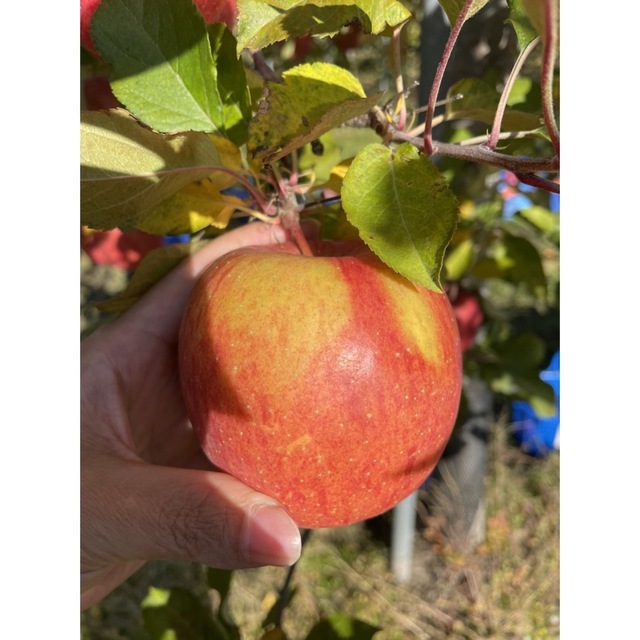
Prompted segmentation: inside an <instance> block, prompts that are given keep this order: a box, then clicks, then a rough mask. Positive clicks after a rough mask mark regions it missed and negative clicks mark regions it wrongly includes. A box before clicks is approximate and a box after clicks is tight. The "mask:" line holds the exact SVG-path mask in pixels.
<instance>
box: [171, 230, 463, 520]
mask: <svg viewBox="0 0 640 640" xmlns="http://www.w3.org/2000/svg"><path fill="white" fill-rule="evenodd" d="M315 254H316V255H314V256H312V257H309V256H303V255H301V254H300V252H299V251H298V249H297V248H296V247H295V246H293V245H278V246H271V247H252V248H245V249H238V250H236V251H234V252H232V253H229V254H227V255H226V256H223V257H222V258H220V259H219V260H218V261H216V262H215V263H214V264H213V265H211V266H210V267H209V268H208V269H207V271H205V273H204V274H203V275H202V276H201V278H200V279H199V281H198V282H197V283H196V285H195V287H194V289H193V292H192V294H191V297H190V300H189V303H188V306H187V309H186V311H185V315H184V318H183V321H182V326H181V329H180V338H179V371H180V379H181V386H182V393H183V397H184V401H185V404H186V408H187V413H188V416H189V418H190V420H191V423H192V425H193V427H194V430H195V433H196V434H197V436H198V439H199V441H200V443H201V445H202V448H203V450H204V452H205V453H206V454H207V456H208V457H209V459H210V460H211V462H212V463H213V464H214V465H215V466H216V467H217V468H219V469H221V470H223V471H226V472H227V473H229V474H231V475H233V476H235V477H237V478H238V479H240V480H242V481H243V482H245V483H246V484H248V485H249V486H251V487H252V488H254V489H256V490H258V491H261V492H263V493H265V494H267V495H270V496H272V497H273V498H275V499H277V500H278V501H280V502H281V503H282V505H283V506H284V507H285V508H286V509H287V511H288V512H289V513H290V515H291V516H292V518H293V519H294V520H295V521H296V522H297V523H298V525H299V526H301V527H303V528H320V527H335V526H341V525H346V524H350V523H354V522H357V521H360V520H364V519H366V518H370V517H373V516H376V515H378V514H380V513H382V512H384V511H386V510H388V509H390V508H391V507H393V506H394V505H395V504H397V503H398V502H399V501H401V500H403V499H404V498H406V497H407V496H408V495H409V494H410V493H412V492H413V491H414V490H415V489H417V488H418V487H419V486H420V485H421V484H422V483H423V482H424V480H425V479H426V477H427V476H428V475H429V474H430V473H431V471H432V470H433V468H434V467H435V465H436V463H437V461H438V459H439V457H440V455H441V454H442V452H443V449H444V447H445V445H446V443H447V441H448V439H449V436H450V434H451V430H452V428H453V425H454V422H455V419H456V415H457V411H458V404H459V400H460V390H461V377H462V370H461V352H460V342H459V337H458V330H457V327H456V320H455V317H454V315H453V312H452V309H451V305H450V303H449V300H448V298H447V296H446V294H444V293H438V292H433V291H430V290H427V289H425V288H422V287H420V286H417V285H415V284H413V283H412V282H410V281H408V280H407V279H405V278H403V277H401V276H399V275H398V274H396V273H395V272H394V271H393V270H392V269H390V268H389V267H388V266H386V265H385V264H384V263H382V262H381V261H380V260H379V259H378V258H377V257H376V256H375V255H374V254H373V253H372V252H371V251H369V250H368V249H367V248H366V247H365V246H364V245H359V244H356V245H354V244H353V243H350V244H349V245H348V246H347V248H346V249H345V245H344V243H343V244H339V243H332V242H328V241H325V242H321V243H317V245H315Z"/></svg>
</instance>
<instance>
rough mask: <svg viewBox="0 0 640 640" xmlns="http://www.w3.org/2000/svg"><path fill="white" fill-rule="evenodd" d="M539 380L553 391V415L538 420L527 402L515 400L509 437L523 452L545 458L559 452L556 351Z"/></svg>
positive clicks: (558, 393) (558, 375) (558, 385)
mask: <svg viewBox="0 0 640 640" xmlns="http://www.w3.org/2000/svg"><path fill="white" fill-rule="evenodd" d="M540 379H541V380H543V381H544V382H546V383H548V384H550V385H551V386H552V387H553V390H554V392H555V399H556V413H555V415H553V416H549V417H548V418H541V417H540V416H538V414H537V413H536V412H535V411H534V409H533V407H532V406H531V405H530V404H529V403H528V402H523V401H520V400H518V401H515V402H513V403H512V405H511V419H512V421H513V435H514V437H515V439H516V441H517V442H518V444H519V445H520V447H521V448H522V450H523V451H525V452H526V453H528V454H530V455H533V456H546V455H548V454H549V453H551V452H552V451H558V450H559V449H560V352H559V351H557V352H556V353H555V354H554V356H553V358H552V359H551V362H550V363H549V366H548V367H547V368H546V369H545V370H544V371H541V372H540Z"/></svg>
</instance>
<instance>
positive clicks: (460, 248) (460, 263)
mask: <svg viewBox="0 0 640 640" xmlns="http://www.w3.org/2000/svg"><path fill="white" fill-rule="evenodd" d="M473 255H474V245H473V240H472V239H471V238H466V239H464V240H463V241H462V242H460V244H458V245H456V246H455V247H453V248H452V249H451V251H450V252H449V253H448V255H447V257H446V258H445V261H444V266H445V273H446V276H447V280H460V278H462V276H463V275H464V274H465V273H466V272H467V270H468V269H469V267H470V266H471V263H472V262H473Z"/></svg>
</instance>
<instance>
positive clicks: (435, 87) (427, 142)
mask: <svg viewBox="0 0 640 640" xmlns="http://www.w3.org/2000/svg"><path fill="white" fill-rule="evenodd" d="M474 1H475V0H466V1H465V3H464V6H463V7H462V9H461V10H460V13H459V14H458V18H457V19H456V22H455V24H454V25H453V29H451V33H450V34H449V39H448V40H447V44H446V46H445V48H444V52H443V53H442V58H440V62H439V63H438V67H437V69H436V74H435V77H434V79H433V84H432V85H431V93H430V94H429V101H428V103H427V114H426V116H425V127H424V143H423V149H424V152H425V153H426V154H427V155H428V156H430V155H431V154H432V153H433V152H434V151H433V141H432V136H431V129H432V126H433V124H432V119H433V112H434V109H435V104H436V100H437V99H438V92H439V91H440V85H441V84H442V79H443V77H444V72H445V69H446V68H447V64H448V62H449V59H450V58H451V53H452V52H453V47H454V45H455V44H456V41H457V40H458V36H459V35H460V30H461V29H462V25H463V24H464V22H465V20H466V19H467V16H468V15H469V11H470V10H471V5H472V4H473V3H474Z"/></svg>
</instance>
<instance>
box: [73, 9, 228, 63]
mask: <svg viewBox="0 0 640 640" xmlns="http://www.w3.org/2000/svg"><path fill="white" fill-rule="evenodd" d="M100 2H101V0H80V44H81V46H82V47H84V48H85V49H86V50H87V51H88V52H89V53H91V54H92V55H94V56H96V57H97V58H99V57H100V55H99V54H98V52H97V50H96V47H95V45H94V43H93V38H92V37H91V20H92V19H93V14H94V13H95V12H96V9H97V8H98V5H99V4H100ZM194 4H195V5H196V6H197V7H198V10H199V11H200V13H201V14H202V17H203V18H204V21H205V22H206V23H207V24H213V23H215V22H223V23H224V24H226V25H227V27H229V29H233V26H234V25H235V23H236V20H237V18H238V7H237V6H236V0H194Z"/></svg>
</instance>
